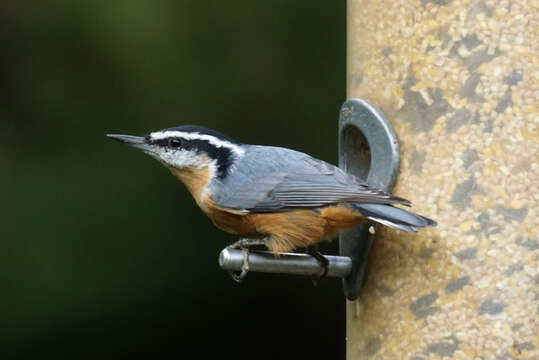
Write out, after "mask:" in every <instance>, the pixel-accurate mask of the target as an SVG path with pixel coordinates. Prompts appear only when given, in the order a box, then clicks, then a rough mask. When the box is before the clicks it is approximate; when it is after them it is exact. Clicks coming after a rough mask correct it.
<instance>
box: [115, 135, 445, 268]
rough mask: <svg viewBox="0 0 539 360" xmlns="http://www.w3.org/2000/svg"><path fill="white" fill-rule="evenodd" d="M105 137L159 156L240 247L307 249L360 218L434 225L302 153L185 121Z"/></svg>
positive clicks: (407, 226)
mask: <svg viewBox="0 0 539 360" xmlns="http://www.w3.org/2000/svg"><path fill="white" fill-rule="evenodd" d="M108 136H109V137H111V138H113V139H116V140H119V141H122V142H124V143H126V144H128V145H131V146H133V147H136V148H139V149H141V150H143V151H144V152H145V153H147V154H148V155H150V156H152V157H154V158H156V159H157V160H159V161H160V162H162V163H163V164H164V165H165V166H166V167H167V168H169V169H170V171H171V172H172V173H173V174H174V175H175V176H176V177H178V178H179V179H180V180H181V181H182V182H183V183H184V184H185V186H186V187H187V189H188V190H189V191H190V192H191V194H192V195H193V197H194V199H195V201H196V202H197V204H198V206H199V207H200V208H201V209H202V211H204V213H206V215H208V217H209V218H210V219H211V220H212V221H213V223H214V224H215V225H216V226H217V227H218V228H220V229H222V230H224V231H226V232H228V233H231V234H238V235H241V236H244V237H246V238H247V239H242V240H240V241H239V242H238V243H236V245H238V246H240V247H246V246H250V245H254V244H256V245H259V244H264V245H266V247H267V248H268V249H269V250H271V251H272V252H276V253H277V252H284V251H291V250H293V249H295V248H298V247H306V248H309V247H311V246H313V245H316V244H318V243H320V242H322V241H325V240H331V239H332V238H333V237H335V236H336V235H338V234H339V233H340V232H342V231H344V230H348V229H350V228H353V227H355V226H357V225H358V224H360V223H362V222H363V221H365V220H366V219H370V220H373V221H375V222H378V223H381V224H384V225H387V226H389V227H392V228H395V229H399V230H404V231H418V230H419V229H421V228H423V227H426V226H435V225H436V222H435V221H433V220H431V219H428V218H426V217H424V216H421V215H417V214H414V213H411V212H409V211H406V210H403V209H401V208H398V207H395V206H393V205H392V204H398V205H406V206H410V202H409V201H408V200H405V199H403V198H400V197H397V196H394V195H391V194H388V193H386V192H384V191H381V190H379V189H376V188H374V187H372V186H370V185H368V184H367V183H366V182H364V181H363V180H361V179H359V178H357V177H355V176H353V175H350V174H348V173H346V172H344V171H343V170H341V169H339V168H338V167H336V166H333V165H331V164H328V163H326V162H324V161H322V160H318V159H315V158H313V157H311V156H309V155H307V154H304V153H302V152H298V151H294V150H290V149H286V148H281V147H273V146H259V145H246V144H241V143H238V142H236V141H234V140H232V139H230V138H228V137H226V136H224V135H222V134H220V133H218V132H216V131H213V130H210V129H207V128H205V127H202V126H193V125H185V126H178V127H175V128H170V129H164V130H160V131H156V132H152V133H150V134H149V135H146V136H145V137H138V136H130V135H116V134H111V135H108ZM318 255H319V254H318ZM317 258H318V259H319V260H321V261H323V257H317ZM326 266H327V264H326Z"/></svg>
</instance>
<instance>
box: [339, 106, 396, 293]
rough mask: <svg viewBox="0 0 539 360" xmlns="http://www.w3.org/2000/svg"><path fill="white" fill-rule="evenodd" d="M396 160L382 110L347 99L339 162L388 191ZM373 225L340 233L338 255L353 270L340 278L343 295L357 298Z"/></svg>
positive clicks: (341, 121) (392, 134)
mask: <svg viewBox="0 0 539 360" xmlns="http://www.w3.org/2000/svg"><path fill="white" fill-rule="evenodd" d="M399 162H400V155H399V144H398V142H397V137H396V136H395V132H394V131H393V128H392V127H391V124H390V123H389V122H388V121H387V120H386V118H385V117H384V116H383V115H382V113H381V112H380V111H379V110H378V109H376V108H375V107H374V106H373V105H371V104H369V103H368V102H367V101H365V100H362V99H349V100H347V101H346V102H345V103H344V104H343V106H342V107H341V112H340V117H339V166H340V167H341V168H342V169H343V170H346V171H347V172H349V173H351V174H354V175H356V176H358V177H359V178H362V179H363V180H365V181H366V182H367V183H368V184H370V185H373V186H375V187H377V188H379V189H382V190H385V191H389V190H390V189H391V187H392V186H393V183H394V182H395V178H396V176H397V172H398V169H399ZM371 227H372V229H371ZM375 228H376V226H375V225H374V223H371V222H368V223H364V224H361V225H359V226H357V227H356V228H354V229H352V230H349V231H347V232H345V233H343V234H341V236H340V237H339V246H340V255H341V256H346V257H349V258H351V259H352V270H351V272H350V274H349V275H348V276H347V277H345V278H344V279H343V286H344V295H345V296H346V298H348V299H349V300H355V299H357V297H358V296H359V293H360V291H361V287H362V285H363V281H364V276H365V269H366V265H367V257H368V255H369V252H370V249H371V246H372V242H373V239H374V233H375V231H373V230H374V229H375Z"/></svg>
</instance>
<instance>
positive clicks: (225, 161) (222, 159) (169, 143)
mask: <svg viewBox="0 0 539 360" xmlns="http://www.w3.org/2000/svg"><path fill="white" fill-rule="evenodd" d="M149 143H150V144H152V145H157V146H160V147H162V148H164V150H165V151H167V149H177V150H180V149H181V150H187V151H195V152H197V153H205V154H206V155H208V156H209V157H210V158H211V159H214V160H216V161H217V170H218V174H217V176H218V177H219V178H220V179H223V178H225V177H226V175H227V173H228V169H229V168H230V165H231V164H232V161H233V154H232V150H231V149H229V148H228V147H226V146H219V147H218V146H216V145H214V144H212V143H210V141H209V140H202V139H190V140H187V139H184V138H181V137H168V138H164V139H155V140H150V141H149ZM176 145H177V146H176Z"/></svg>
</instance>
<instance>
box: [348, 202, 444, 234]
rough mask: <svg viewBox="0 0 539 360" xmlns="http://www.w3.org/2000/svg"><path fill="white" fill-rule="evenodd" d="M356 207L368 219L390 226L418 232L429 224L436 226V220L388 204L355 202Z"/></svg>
mask: <svg viewBox="0 0 539 360" xmlns="http://www.w3.org/2000/svg"><path fill="white" fill-rule="evenodd" d="M354 206H355V207H356V209H357V210H358V211H359V212H360V213H361V215H363V216H365V217H366V218H368V219H371V220H374V221H376V222H379V223H380V224H383V225H387V226H389V227H392V228H395V229H399V230H403V231H407V232H416V231H419V230H420V229H422V228H424V227H427V226H436V225H437V224H436V221H434V220H431V219H429V218H427V217H424V216H421V215H418V214H414V213H412V212H410V211H406V210H404V209H401V208H398V207H395V206H392V205H387V204H370V203H368V204H364V203H363V204H354Z"/></svg>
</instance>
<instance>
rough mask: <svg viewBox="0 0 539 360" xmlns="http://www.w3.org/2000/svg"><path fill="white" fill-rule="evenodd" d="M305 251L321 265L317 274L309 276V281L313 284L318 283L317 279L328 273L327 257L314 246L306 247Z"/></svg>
mask: <svg viewBox="0 0 539 360" xmlns="http://www.w3.org/2000/svg"><path fill="white" fill-rule="evenodd" d="M307 253H309V254H310V255H311V256H313V257H314V258H315V259H316V260H317V261H318V263H319V264H320V267H322V271H321V272H320V273H319V274H317V275H314V276H313V277H312V278H311V281H312V282H313V285H314V286H317V285H318V281H319V280H320V279H323V278H325V277H326V276H327V274H328V270H329V260H328V259H327V257H325V256H324V255H322V253H321V252H320V251H318V250H317V249H316V248H314V247H309V248H307Z"/></svg>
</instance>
